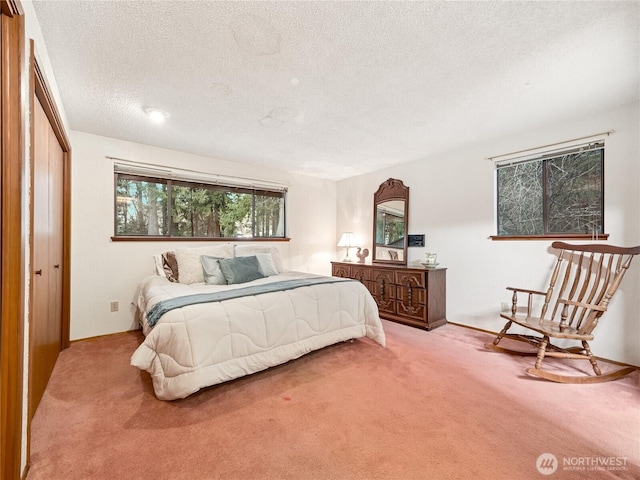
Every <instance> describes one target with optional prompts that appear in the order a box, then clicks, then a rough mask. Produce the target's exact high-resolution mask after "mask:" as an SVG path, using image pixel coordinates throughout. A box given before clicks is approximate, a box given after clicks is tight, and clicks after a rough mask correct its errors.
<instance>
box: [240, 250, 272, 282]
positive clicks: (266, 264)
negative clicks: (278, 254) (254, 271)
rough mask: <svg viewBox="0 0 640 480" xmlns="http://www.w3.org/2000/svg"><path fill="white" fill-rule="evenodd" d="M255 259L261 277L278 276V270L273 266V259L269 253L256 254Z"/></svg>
mask: <svg viewBox="0 0 640 480" xmlns="http://www.w3.org/2000/svg"><path fill="white" fill-rule="evenodd" d="M240 258H244V257H240ZM256 258H257V259H258V265H260V273H261V274H262V275H264V276H265V277H270V276H271V275H277V274H278V269H277V268H276V266H275V265H274V263H273V257H272V256H271V254H270V253H256Z"/></svg>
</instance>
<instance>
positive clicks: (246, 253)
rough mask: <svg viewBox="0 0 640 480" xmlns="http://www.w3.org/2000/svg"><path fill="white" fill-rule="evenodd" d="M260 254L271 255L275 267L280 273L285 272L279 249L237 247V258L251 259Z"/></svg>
mask: <svg viewBox="0 0 640 480" xmlns="http://www.w3.org/2000/svg"><path fill="white" fill-rule="evenodd" d="M258 253H270V254H271V259H272V260H273V265H274V266H275V268H276V271H277V272H278V273H282V272H284V265H283V264H282V259H281V258H280V250H278V247H269V246H264V245H236V246H235V254H236V257H250V256H251V255H257V254H258Z"/></svg>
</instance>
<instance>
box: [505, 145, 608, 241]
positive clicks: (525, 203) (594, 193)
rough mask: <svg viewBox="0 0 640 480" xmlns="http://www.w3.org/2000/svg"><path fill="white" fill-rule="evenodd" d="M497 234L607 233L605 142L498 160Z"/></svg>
mask: <svg viewBox="0 0 640 480" xmlns="http://www.w3.org/2000/svg"><path fill="white" fill-rule="evenodd" d="M496 174H497V188H498V196H497V198H498V205H497V209H498V215H497V218H498V237H501V236H506V237H511V236H514V237H517V236H525V237H526V236H562V235H567V236H570V235H577V234H582V235H602V234H603V232H604V215H603V212H604V181H603V176H604V145H603V144H602V143H598V144H596V145H595V146H594V145H591V146H589V147H587V148H582V149H580V150H578V151H575V150H574V151H570V152H564V153H560V154H555V155H548V156H546V157H543V158H538V159H534V160H527V161H523V162H519V163H518V162H515V163H510V164H499V165H498V166H497V173H496Z"/></svg>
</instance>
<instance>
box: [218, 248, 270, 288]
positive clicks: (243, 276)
mask: <svg viewBox="0 0 640 480" xmlns="http://www.w3.org/2000/svg"><path fill="white" fill-rule="evenodd" d="M218 263H219V264H220V270H222V273H223V274H224V278H226V280H227V283H228V284H229V285H233V284H234V283H246V282H250V281H251V280H257V279H258V278H264V275H263V274H262V273H260V264H259V263H258V259H257V258H256V256H255V255H253V256H251V257H236V258H222V259H220V260H218Z"/></svg>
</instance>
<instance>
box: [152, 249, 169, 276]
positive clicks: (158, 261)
mask: <svg viewBox="0 0 640 480" xmlns="http://www.w3.org/2000/svg"><path fill="white" fill-rule="evenodd" d="M153 273H155V274H156V275H158V276H159V277H166V276H167V274H166V273H165V272H164V269H163V268H162V255H160V254H158V255H154V256H153Z"/></svg>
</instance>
